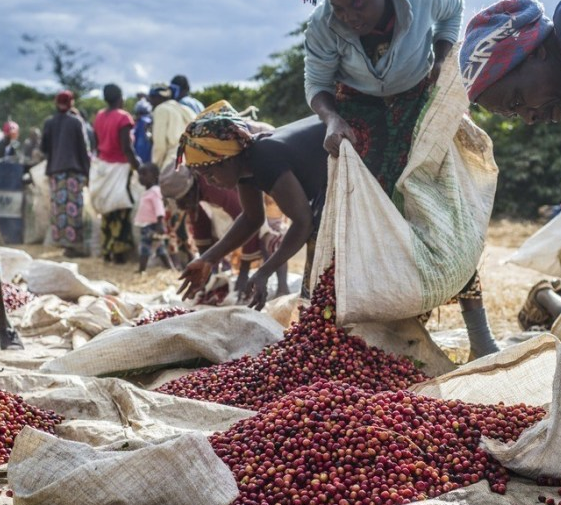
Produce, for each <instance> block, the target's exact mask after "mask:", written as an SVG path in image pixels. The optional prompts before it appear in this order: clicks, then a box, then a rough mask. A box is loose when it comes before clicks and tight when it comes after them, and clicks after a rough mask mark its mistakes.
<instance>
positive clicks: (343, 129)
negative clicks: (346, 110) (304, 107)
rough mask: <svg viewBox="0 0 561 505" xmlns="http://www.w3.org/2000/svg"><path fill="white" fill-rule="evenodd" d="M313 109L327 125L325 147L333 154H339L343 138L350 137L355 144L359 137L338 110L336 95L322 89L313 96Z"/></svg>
mask: <svg viewBox="0 0 561 505" xmlns="http://www.w3.org/2000/svg"><path fill="white" fill-rule="evenodd" d="M311 107H312V110H313V111H314V112H315V113H316V114H317V115H318V116H319V118H320V119H321V120H322V121H323V122H324V123H325V125H326V126H327V130H326V133H325V140H324V141H323V148H324V149H325V150H326V151H327V152H328V153H329V154H331V156H335V157H337V156H339V146H340V145H341V142H342V141H343V139H349V140H350V141H351V144H353V145H354V144H355V143H356V141H357V139H356V136H355V134H354V132H353V129H352V128H351V127H350V126H349V123H347V122H346V121H345V120H344V119H343V118H342V117H341V116H340V115H339V113H338V112H337V108H336V106H335V97H334V96H333V95H332V94H331V93H328V92H327V91H320V92H319V93H318V94H317V95H316V96H314V97H313V98H312V102H311Z"/></svg>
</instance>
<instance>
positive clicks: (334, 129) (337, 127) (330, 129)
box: [323, 115, 357, 158]
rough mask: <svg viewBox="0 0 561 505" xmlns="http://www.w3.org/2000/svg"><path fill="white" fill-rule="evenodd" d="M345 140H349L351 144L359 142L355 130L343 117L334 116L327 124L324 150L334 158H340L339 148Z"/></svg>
mask: <svg viewBox="0 0 561 505" xmlns="http://www.w3.org/2000/svg"><path fill="white" fill-rule="evenodd" d="M343 139H349V140H350V142H351V144H353V145H355V144H356V142H357V138H356V135H355V134H354V132H353V129H352V128H351V127H350V126H349V123H347V122H346V121H345V120H344V119H343V118H342V117H341V116H339V115H334V116H333V117H332V118H331V119H330V120H329V121H328V123H327V132H326V134H325V140H324V142H323V147H324V149H325V150H326V151H327V152H328V153H329V154H330V155H331V156H333V157H335V158H338V157H339V146H340V145H341V142H342V141H343Z"/></svg>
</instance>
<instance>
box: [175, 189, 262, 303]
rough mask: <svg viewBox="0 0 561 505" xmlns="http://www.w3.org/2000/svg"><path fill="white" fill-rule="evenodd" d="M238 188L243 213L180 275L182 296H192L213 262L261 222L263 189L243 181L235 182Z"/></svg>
mask: <svg viewBox="0 0 561 505" xmlns="http://www.w3.org/2000/svg"><path fill="white" fill-rule="evenodd" d="M238 192H239V195H240V203H241V205H242V209H243V210H242V213H241V214H240V215H239V216H238V217H237V218H236V220H235V221H234V224H233V225H232V227H231V228H230V229H229V230H228V232H227V233H226V235H224V237H222V239H221V240H219V241H218V242H216V244H214V245H213V246H212V247H211V248H210V249H208V250H207V251H205V252H204V253H203V254H202V255H201V256H200V258H198V259H196V260H194V261H192V262H191V263H189V264H188V265H187V266H186V267H185V270H184V271H183V273H182V274H181V277H179V279H180V280H183V283H182V284H181V286H180V288H179V290H178V291H177V292H178V293H181V292H183V291H185V294H184V296H183V299H185V298H192V297H193V296H195V293H196V292H197V291H199V290H200V289H201V288H202V287H203V286H204V284H205V283H206V281H207V280H208V277H209V275H210V272H211V270H212V267H213V265H215V264H216V263H218V262H219V261H220V260H221V259H222V258H223V257H224V256H226V255H227V254H229V253H231V252H232V251H233V250H235V249H237V248H238V247H240V246H242V245H243V244H244V243H245V242H247V240H249V239H250V238H251V236H252V235H253V234H254V233H257V232H258V231H259V228H261V225H262V224H263V223H264V221H265V208H264V205H263V193H262V192H261V191H260V190H258V189H257V188H255V187H252V186H249V185H245V184H241V185H239V186H238Z"/></svg>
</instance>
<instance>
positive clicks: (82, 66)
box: [18, 34, 101, 97]
mask: <svg viewBox="0 0 561 505" xmlns="http://www.w3.org/2000/svg"><path fill="white" fill-rule="evenodd" d="M22 40H23V45H22V46H21V47H19V48H18V50H19V52H20V54H22V55H23V56H29V55H33V56H36V57H37V64H36V66H35V69H36V70H37V71H42V70H43V68H44V63H43V60H44V59H45V57H46V60H47V61H49V62H50V65H51V72H52V73H53V74H54V76H55V77H56V79H57V81H58V83H59V84H60V85H61V87H62V88H64V89H69V90H71V91H72V92H73V93H74V95H75V96H76V97H79V96H81V95H83V94H85V93H87V92H88V91H91V90H92V89H94V88H95V87H96V86H97V85H96V83H95V81H93V80H92V79H91V78H90V76H89V75H90V73H91V71H92V70H93V68H94V67H95V65H96V64H97V63H99V62H100V61H101V58H100V57H99V56H93V55H92V54H90V53H89V52H87V51H85V50H83V49H81V48H75V47H72V46H70V45H69V44H67V43H65V42H61V41H60V40H54V41H52V42H49V41H48V42H45V43H44V44H43V45H41V44H40V42H39V41H38V39H37V38H36V37H33V36H31V35H27V34H24V35H23V36H22Z"/></svg>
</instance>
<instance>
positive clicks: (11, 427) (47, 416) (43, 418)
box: [0, 390, 63, 465]
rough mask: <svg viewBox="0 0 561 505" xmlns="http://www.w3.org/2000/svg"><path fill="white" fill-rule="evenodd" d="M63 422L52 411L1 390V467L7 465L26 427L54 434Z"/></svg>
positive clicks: (60, 417)
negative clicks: (55, 429) (16, 442)
mask: <svg viewBox="0 0 561 505" xmlns="http://www.w3.org/2000/svg"><path fill="white" fill-rule="evenodd" d="M62 420H63V417H62V416H59V415H58V414H55V413H54V412H53V411H52V410H42V409H40V408H38V407H34V406H33V405H29V404H28V403H26V402H24V401H23V398H22V397H21V396H19V395H16V394H13V393H8V392H7V391H3V390H0V465H2V464H4V463H7V462H8V459H9V457H10V453H11V452H12V448H13V446H14V439H15V438H16V436H17V435H18V433H19V432H20V431H21V430H23V428H24V426H30V427H32V428H35V429H37V430H41V431H45V432H47V433H52V434H54V427H55V425H57V424H60V423H61V422H62Z"/></svg>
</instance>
